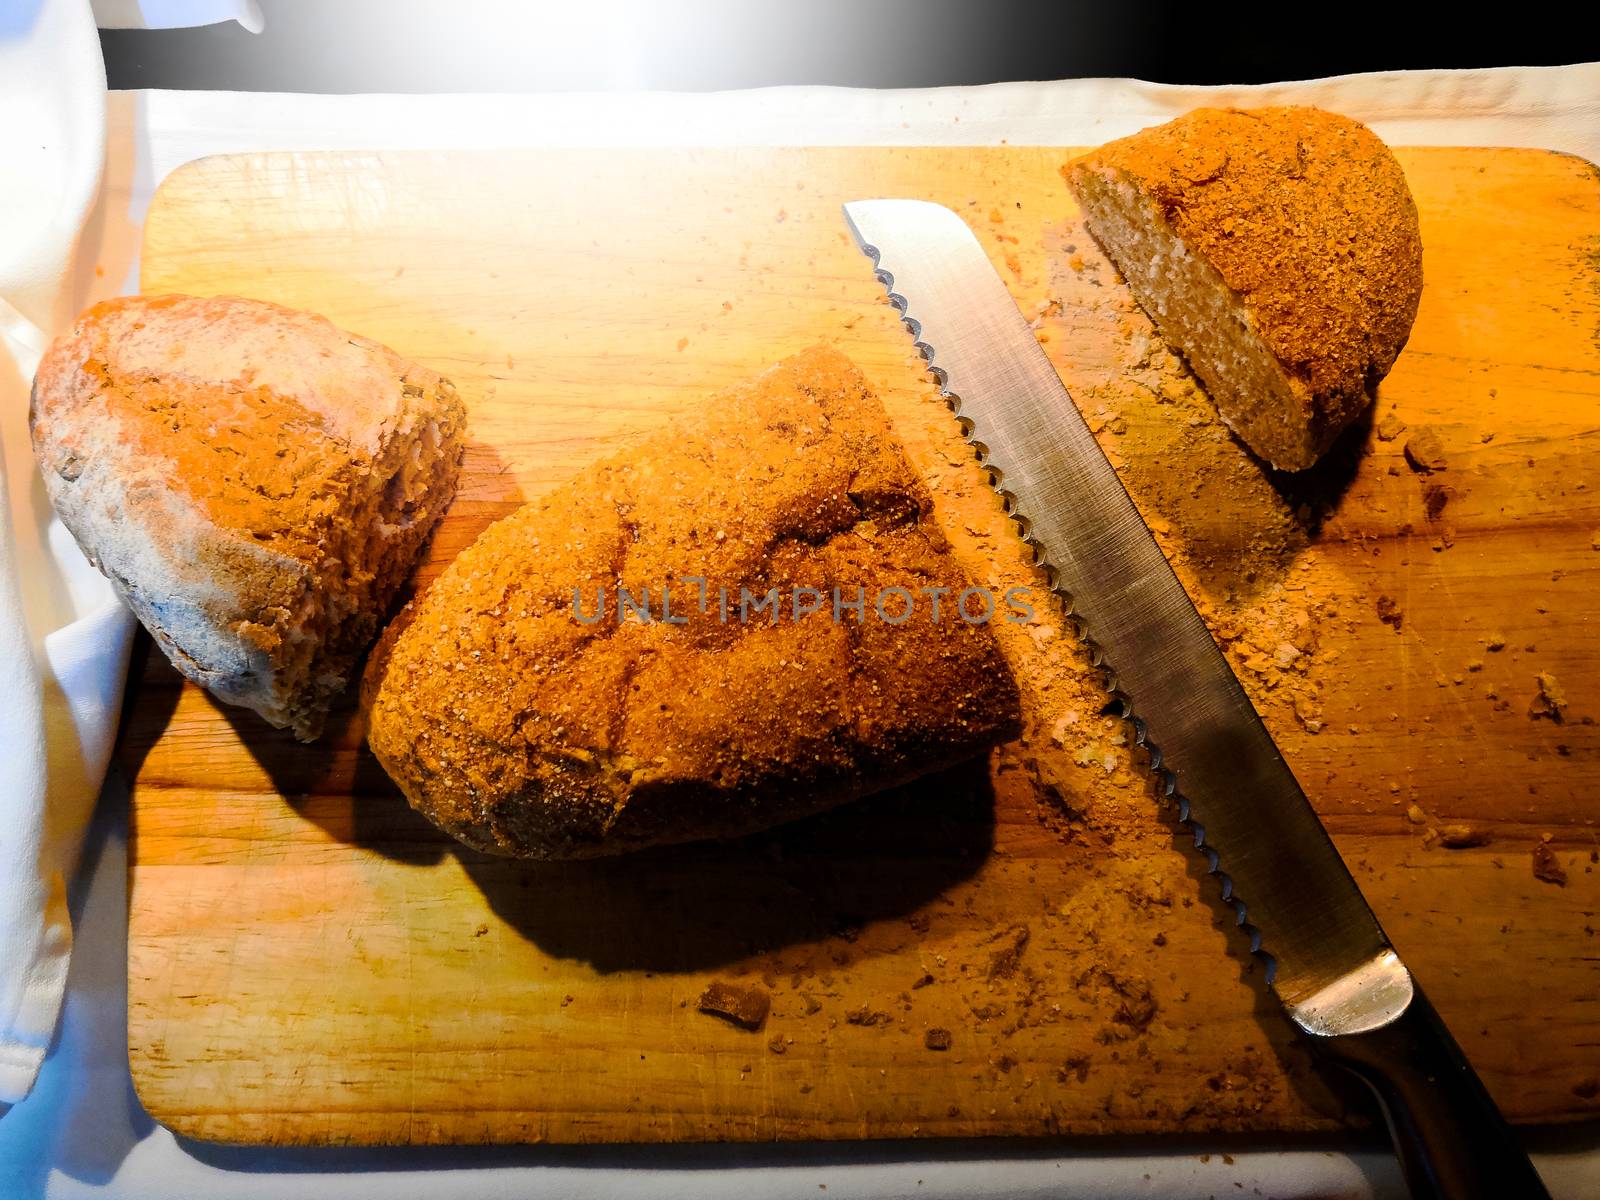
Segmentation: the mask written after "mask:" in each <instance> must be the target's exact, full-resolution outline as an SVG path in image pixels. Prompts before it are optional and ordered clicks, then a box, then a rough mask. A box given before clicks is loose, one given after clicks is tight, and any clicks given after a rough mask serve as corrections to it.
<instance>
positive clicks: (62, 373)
mask: <svg viewBox="0 0 1600 1200" xmlns="http://www.w3.org/2000/svg"><path fill="white" fill-rule="evenodd" d="M31 421H32V427H33V445H34V451H35V454H36V457H37V458H38V461H39V465H40V468H41V470H42V471H43V473H44V480H45V486H46V488H47V489H48V491H49V495H50V500H51V503H52V504H54V505H55V509H56V512H57V513H58V514H59V515H60V517H61V520H62V522H63V523H64V524H65V525H66V527H67V528H68V529H69V530H70V531H71V532H72V534H73V536H74V537H76V538H77V540H78V544H79V545H80V546H82V547H83V550H84V553H85V554H87V555H88V557H89V559H90V560H91V561H92V562H94V563H95V565H97V566H98V567H99V568H100V570H102V571H103V572H104V573H105V574H106V576H107V577H108V578H109V579H110V580H111V582H112V584H113V585H114V586H115V588H116V590H117V592H118V593H119V594H120V595H121V596H122V598H123V599H124V600H125V601H126V602H127V604H128V606H129V607H130V608H131V609H133V611H134V613H135V614H136V615H137V616H138V617H139V619H140V620H141V621H142V622H143V623H144V625H145V628H147V629H148V630H149V631H150V634H151V636H152V637H153V638H154V639H155V641H156V643H157V644H158V645H159V646H160V647H161V649H162V650H163V651H165V652H166V654H167V657H168V658H170V659H171V660H172V662H173V664H174V665H175V666H177V668H178V670H180V671H181V672H183V674H184V675H186V676H188V677H189V678H190V679H192V680H194V682H196V683H198V684H200V685H201V686H202V687H204V688H206V689H207V690H209V691H210V692H211V693H212V694H213V695H215V696H216V697H217V698H218V699H220V700H223V701H225V702H227V703H229V704H237V705H241V706H243V707H246V708H251V709H254V710H255V711H256V712H258V713H260V714H261V715H262V716H263V717H264V718H266V720H267V721H268V722H269V723H271V724H272V725H274V726H277V727H279V728H288V729H292V730H293V731H294V733H295V735H296V736H297V737H299V738H301V739H303V740H307V741H309V740H311V739H313V738H315V737H316V736H317V735H318V734H319V733H320V732H321V729H322V725H323V722H324V720H325V718H326V715H327V711H328V707H329V705H330V704H331V703H332V701H333V700H334V698H335V697H336V696H338V695H339V693H340V692H341V691H343V690H344V688H345V686H346V684H347V683H348V681H349V676H350V673H351V671H352V668H353V667H354V665H355V663H356V660H357V659H358V658H359V656H360V655H361V654H362V652H363V651H364V650H365V649H366V647H367V645H368V644H369V643H370V642H371V640H372V639H373V637H374V636H375V635H376V633H377V631H378V627H379V624H380V623H381V621H382V619H383V616H384V613H385V611H386V609H387V608H388V606H389V604H390V602H391V601H392V600H393V599H394V597H395V594H396V592H397V591H398V590H399V588H400V585H401V584H402V582H403V581H404V580H405V578H406V576H407V575H408V574H409V573H410V570H411V568H412V565H413V564H414V562H415V560H416V558H417V556H418V554H419V553H420V552H421V549H422V546H423V543H424V542H425V541H426V539H427V537H428V534H429V533H430V532H431V531H432V529H433V526H434V524H435V523H436V522H437V521H438V519H439V517H440V516H441V515H442V514H443V513H444V510H445V508H446V507H447V506H448V504H449V503H450V499H451V497H452V495H453V494H454V492H455V485H456V478H457V475H458V472H459V469H460V463H461V453H462V437H463V434H464V426H465V412H464V410H463V408H462V405H461V401H460V399H459V398H458V397H457V395H456V391H455V388H454V387H453V386H452V385H451V384H450V382H449V380H447V379H444V378H443V377H441V376H440V375H438V374H437V373H436V372H433V371H430V370H428V369H426V368H424V367H420V366H418V365H416V364H415V363H412V362H408V361H407V360H405V359H403V358H401V357H400V356H399V355H397V354H395V353H394V352H393V351H392V350H389V349H388V348H386V347H384V346H381V345H379V344H378V343H377V342H374V341H370V340H368V339H366V338H361V337H355V336H353V335H351V334H347V333H345V332H344V331H343V330H340V329H338V328H336V327H335V326H334V325H333V324H331V323H330V322H328V321H327V320H324V319H323V318H322V317H318V316H314V315H312V314H310V313H303V312H296V311H294V310H292V309H287V308H281V307H279V306H277V305H274V304H265V303H261V302H259V301H254V300H241V299H236V298H232V297H217V298H212V299H201V298H197V297H190V296H134V297H127V298H123V299H118V300H111V301H107V302H106V303H104V304H99V305H96V306H95V307H94V308H91V309H90V310H89V311H88V312H86V313H85V314H84V315H83V316H82V317H81V318H80V319H79V320H78V322H77V324H76V325H75V326H74V327H73V328H72V329H71V330H70V331H69V332H67V333H66V334H64V335H62V336H61V337H60V338H58V339H57V340H56V342H55V343H54V344H53V345H52V346H51V347H50V349H49V351H48V352H47V353H46V354H45V356H44V359H43V361H42V362H41V363H40V365H39V370H38V373H37V374H36V376H35V378H34V385H33V406H32V412H31Z"/></svg>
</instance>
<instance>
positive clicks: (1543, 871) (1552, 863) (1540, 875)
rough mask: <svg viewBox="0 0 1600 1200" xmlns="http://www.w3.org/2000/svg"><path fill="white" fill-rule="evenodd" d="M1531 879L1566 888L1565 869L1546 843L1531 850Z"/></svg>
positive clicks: (1541, 843)
mask: <svg viewBox="0 0 1600 1200" xmlns="http://www.w3.org/2000/svg"><path fill="white" fill-rule="evenodd" d="M1546 836H1547V837H1548V836H1549V835H1548V834H1547V835H1546ZM1533 877H1534V878H1535V879H1542V880H1544V881H1545V882H1546V883H1553V884H1555V885H1556V886H1557V887H1566V886H1567V869H1566V868H1565V867H1563V866H1562V865H1561V860H1560V859H1559V858H1557V857H1556V852H1555V851H1554V850H1552V849H1550V845H1549V843H1548V842H1540V843H1539V844H1538V845H1537V846H1535V847H1534V848H1533Z"/></svg>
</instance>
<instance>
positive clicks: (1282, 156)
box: [1062, 107, 1422, 471]
mask: <svg viewBox="0 0 1600 1200" xmlns="http://www.w3.org/2000/svg"><path fill="white" fill-rule="evenodd" d="M1062 174H1063V175H1064V177H1065V178H1066V181H1067V183H1068V185H1069V186H1070V187H1071V188H1072V190H1073V192H1074V193H1075V195H1076V196H1077V198H1078V202H1079V205H1080V206H1081V207H1082V209H1083V212H1084V216H1085V219H1086V221H1087V223H1088V226H1089V230H1090V232H1091V233H1092V234H1093V235H1094V236H1095V238H1096V240H1098V241H1099V243H1100V245H1101V247H1102V248H1103V249H1104V250H1105V251H1106V252H1107V254H1108V255H1109V256H1110V257H1111V259H1112V261H1113V262H1115V263H1116V265H1117V267H1118V269H1119V270H1121V272H1122V274H1123V276H1124V277H1125V278H1126V279H1127V281H1128V285H1129V287H1130V288H1131V290H1132V291H1133V294H1134V296H1135V298H1136V299H1137V300H1138V301H1139V303H1140V305H1142V306H1143V307H1144V309H1145V311H1146V312H1147V313H1149V314H1150V316H1151V317H1152V318H1153V319H1154V320H1155V322H1156V325H1157V327H1158V329H1159V330H1160V332H1161V334H1162V336H1163V337H1164V338H1165V339H1166V340H1167V341H1168V343H1169V344H1171V345H1172V346H1173V347H1174V348H1175V349H1177V350H1179V351H1180V352H1181V353H1182V354H1183V355H1184V356H1185V357H1186V358H1188V360H1189V363H1190V365H1191V366H1192V367H1193V368H1194V370H1195V373H1196V374H1197V375H1198V376H1199V377H1200V379H1201V381H1202V382H1203V383H1204V384H1205V386H1206V390H1207V391H1208V392H1209V393H1210V395H1211V399H1212V401H1213V402H1214V403H1215V404H1216V406H1217V409H1218V411H1219V413H1220V414H1221V416H1222V418H1223V420H1224V421H1225V422H1226V423H1227V424H1228V426H1229V427H1230V428H1231V429H1232V430H1233V431H1234V432H1235V433H1236V434H1237V435H1238V436H1239V438H1240V439H1241V440H1242V441H1243V442H1244V443H1245V444H1246V445H1247V446H1249V447H1250V449H1251V450H1252V451H1254V452H1255V454H1256V455H1257V456H1259V457H1260V458H1263V459H1265V460H1266V461H1267V462H1268V463H1269V464H1270V465H1272V466H1274V467H1278V468H1280V469H1283V470H1294V471H1298V470H1303V469H1305V468H1306V467H1309V466H1311V465H1312V464H1313V463H1314V462H1316V460H1317V459H1318V458H1319V457H1320V456H1321V455H1322V454H1323V453H1324V452H1326V451H1327V449H1328V448H1329V447H1330V446H1331V445H1332V444H1333V441H1334V439H1335V438H1337V437H1338V435H1339V434H1340V432H1341V431H1343V430H1344V429H1345V428H1347V427H1348V426H1349V425H1351V424H1352V423H1353V422H1354V421H1355V420H1356V419H1357V418H1358V417H1359V416H1360V415H1361V414H1362V413H1363V412H1364V411H1366V409H1367V408H1368V407H1369V406H1370V405H1371V402H1372V396H1373V394H1374V389H1375V388H1376V387H1377V385H1378V383H1379V381H1380V380H1382V378H1383V377H1384V376H1385V375H1386V374H1387V373H1388V371H1389V368H1390V367H1391V366H1393V365H1394V360H1395V358H1396V357H1397V356H1398V355H1399V353H1400V350H1401V348H1402V347H1403V346H1404V345H1405V343H1406V339H1407V337H1408V336H1409V335H1410V332H1411V324H1412V321H1413V320H1414V319H1415V317H1416V312H1417V305H1418V303H1419V301H1420V299H1421V295H1422V238H1421V233H1420V228H1419V222H1418V218H1417V209H1416V204H1415V202H1414V201H1413V200H1412V197H1411V192H1410V189H1409V188H1408V187H1407V185H1406V179H1405V174H1404V172H1403V171H1402V170H1401V168H1400V164H1399V162H1398V161H1397V160H1396V159H1395V157H1394V155H1393V153H1391V152H1390V150H1389V148H1388V147H1387V146H1385V145H1384V144H1383V142H1382V141H1380V140H1379V139H1378V137H1377V136H1376V135H1375V134H1373V132H1372V131H1371V130H1369V129H1368V128H1367V127H1366V126H1364V125H1362V124H1361V123H1360V122H1358V121H1353V120H1351V119H1350V118H1348V117H1343V116H1340V115H1338V114H1337V113H1330V112H1324V111H1322V110H1320V109H1315V108H1306V107H1278V108H1259V109H1234V108H1230V109H1214V108H1201V109H1196V110H1195V111H1193V112H1191V113H1187V114H1185V115H1184V116H1182V117H1179V118H1177V119H1176V120H1173V121H1169V122H1167V123H1166V124H1165V125H1159V126H1156V127H1154V128H1152V129H1146V130H1143V131H1141V132H1140V133H1136V134H1134V135H1132V136H1131V137H1126V138H1121V139H1119V140H1117V141H1114V142H1110V143H1108V144H1107V145H1105V146H1102V147H1101V148H1100V149H1099V150H1096V151H1094V152H1092V153H1091V154H1088V155H1086V156H1084V157H1083V158H1081V159H1078V160H1076V161H1075V162H1072V163H1069V164H1067V165H1066V166H1065V167H1064V168H1063V169H1062Z"/></svg>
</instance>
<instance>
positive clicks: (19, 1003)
mask: <svg viewBox="0 0 1600 1200" xmlns="http://www.w3.org/2000/svg"><path fill="white" fill-rule="evenodd" d="M105 112H106V85H105V69H104V66H103V65H102V63H101V61H100V43H99V39H98V35H97V33H96V31H95V27H94V21H93V19H92V17H91V15H90V10H89V8H88V6H87V5H85V4H83V3H76V2H70V0H68V2H61V3H56V2H39V3H22V4H16V5H6V6H4V7H0V113H4V114H5V118H4V120H0V171H3V172H4V173H5V174H4V177H3V179H0V1112H4V1111H5V1110H6V1109H7V1108H8V1107H9V1106H10V1105H11V1104H13V1103H15V1102H16V1101H17V1100H20V1099H21V1098H22V1097H23V1096H24V1095H25V1094H26V1093H27V1091H28V1089H29V1088H30V1087H32V1086H33V1080H34V1076H35V1075H36V1074H37V1072H38V1069H39V1064H40V1062H41V1061H42V1060H43V1058H44V1054H45V1051H46V1049H47V1048H48V1047H49V1044H50V1039H51V1036H52V1034H53V1032H54V1029H55V1025H56V1018H57V1016H58V1014H59V1012H60V1009H61V999H62V992H63V988H64V985H65V982H66V975H67V959H68V956H69V954H70V953H71V949H72V926H71V923H70V921H69V919H68V916H67V904H66V879H67V876H68V874H69V873H70V871H71V869H72V865H73V862H74V859H75V858H76V855H77V850H78V843H79V841H80V839H81V836H82V833H83V828H84V826H85V824H86V823H87V821H88V818H89V814H90V812H91V810H92V808H93V806H94V800H95V797H96V796H97V795H98V793H99V790H100V783H101V778H102V776H103V775H104V773H105V767H106V760H107V757H108V756H109V754H110V750H111V740H112V738H113V736H114V735H115V733H116V722H117V712H118V708H119V703H120V698H121V694H122V685H123V678H124V675H125V673H126V670H127V659H128V644H129V641H130V638H131V634H132V628H133V627H132V618H131V617H130V616H129V615H128V613H127V611H126V610H125V609H124V608H123V607H122V605H121V604H120V603H119V602H118V601H117V599H116V597H115V596H114V595H113V593H112V591H111V587H110V585H109V584H108V583H107V582H106V581H105V579H104V578H102V577H101V576H100V574H99V573H98V572H97V571H95V570H94V569H93V568H92V567H90V566H89V564H88V562H87V561H85V559H84V557H83V555H82V553H81V552H80V551H79V550H78V547H77V545H76V543H74V542H73V540H72V538H71V536H70V535H69V534H67V532H66V530H65V529H63V528H62V526H61V523H60V522H59V521H57V520H56V519H55V518H54V517H53V516H52V515H51V512H50V506H49V503H48V502H47V501H46V499H45V497H44V488H43V481H42V480H40V479H39V477H38V472H37V471H36V469H35V468H34V465H33V455H32V450H31V447H30V445H29V440H28V390H29V385H30V383H31V382H32V379H33V371H34V368H35V367H36V366H37V365H38V362H39V357H40V355H41V353H42V352H43V351H44V348H45V346H47V345H48V344H49V341H50V338H51V336H52V335H53V334H55V333H56V332H57V331H58V330H59V329H61V328H62V327H63V326H64V325H65V324H67V323H68V322H70V321H71V319H72V317H73V315H74V314H75V313H76V312H77V310H78V309H79V307H81V305H82V304H83V303H84V301H85V300H86V299H87V292H88V288H87V286H86V278H88V277H92V276H91V273H90V272H88V271H81V270H80V271H77V272H75V271H74V270H73V267H74V255H75V249H76V246H77V243H78V235H79V231H80V229H81V228H82V226H83V223H84V219H85V217H86V216H87V215H88V213H89V212H90V210H91V209H92V207H93V205H94V203H95V198H96V195H97V192H98V189H99V184H100V174H101V168H102V165H103V162H104V158H105Z"/></svg>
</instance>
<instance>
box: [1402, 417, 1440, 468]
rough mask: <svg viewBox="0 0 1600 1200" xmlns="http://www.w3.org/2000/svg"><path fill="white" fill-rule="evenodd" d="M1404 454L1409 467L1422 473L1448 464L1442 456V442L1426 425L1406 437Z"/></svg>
mask: <svg viewBox="0 0 1600 1200" xmlns="http://www.w3.org/2000/svg"><path fill="white" fill-rule="evenodd" d="M1404 454H1405V456H1406V463H1407V464H1408V465H1409V466H1410V467H1411V469H1412V470H1413V471H1417V472H1419V473H1420V474H1423V475H1427V474H1431V473H1432V472H1434V471H1443V470H1444V469H1445V468H1446V467H1447V466H1448V465H1449V464H1448V463H1447V462H1446V461H1445V457H1444V443H1443V442H1442V441H1441V440H1440V439H1439V434H1438V433H1437V432H1436V431H1435V430H1434V429H1433V427H1432V426H1428V425H1424V426H1422V427H1420V428H1418V429H1416V430H1414V431H1413V432H1412V434H1411V436H1410V437H1408V438H1407V439H1406V444H1405V448H1404Z"/></svg>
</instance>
